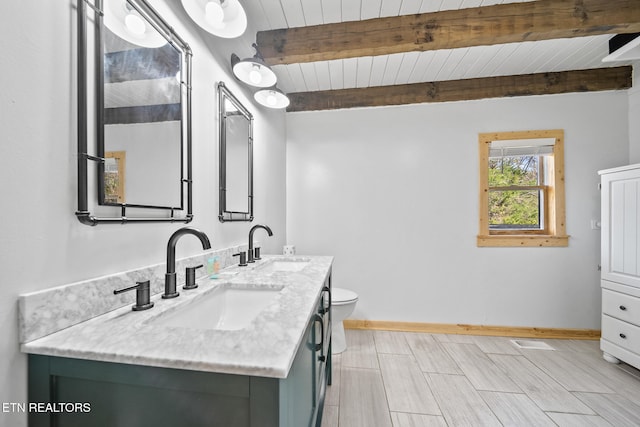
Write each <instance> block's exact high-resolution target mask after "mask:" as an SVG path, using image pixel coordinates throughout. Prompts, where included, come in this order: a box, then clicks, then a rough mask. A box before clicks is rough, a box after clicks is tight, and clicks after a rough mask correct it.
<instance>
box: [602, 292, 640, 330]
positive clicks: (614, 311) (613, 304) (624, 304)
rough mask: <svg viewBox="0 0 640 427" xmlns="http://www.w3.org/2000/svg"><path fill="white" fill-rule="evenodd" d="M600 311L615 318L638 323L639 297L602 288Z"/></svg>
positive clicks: (639, 313)
mask: <svg viewBox="0 0 640 427" xmlns="http://www.w3.org/2000/svg"><path fill="white" fill-rule="evenodd" d="M602 312H603V313H604V314H607V315H609V316H611V317H615V318H616V319H620V320H624V321H625V322H629V323H633V324H634V325H640V298H636V297H633V296H631V295H625V294H621V293H619V292H614V291H610V290H607V289H603V290H602Z"/></svg>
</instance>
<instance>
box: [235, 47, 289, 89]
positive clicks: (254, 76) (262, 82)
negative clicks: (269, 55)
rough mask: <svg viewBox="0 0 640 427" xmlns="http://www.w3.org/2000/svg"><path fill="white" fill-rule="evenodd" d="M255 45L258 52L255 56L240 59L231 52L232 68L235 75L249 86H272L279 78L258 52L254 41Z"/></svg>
mask: <svg viewBox="0 0 640 427" xmlns="http://www.w3.org/2000/svg"><path fill="white" fill-rule="evenodd" d="M253 47H254V48H255V49H256V54H255V55H254V57H253V58H246V59H243V60H240V58H238V55H236V54H235V53H233V54H231V68H232V69H233V75H234V76H236V78H237V79H238V80H240V81H241V82H243V83H246V84H248V85H249V86H254V87H271V86H274V85H275V84H276V82H277V81H278V78H277V77H276V73H274V72H273V70H272V69H271V68H269V66H268V65H267V64H266V63H265V62H264V59H262V56H260V53H259V52H258V49H257V46H256V44H255V43H254V44H253Z"/></svg>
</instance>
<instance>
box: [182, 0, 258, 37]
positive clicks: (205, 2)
mask: <svg viewBox="0 0 640 427" xmlns="http://www.w3.org/2000/svg"><path fill="white" fill-rule="evenodd" d="M182 7H184V10H186V11H187V14H188V15H189V17H190V18H191V19H193V22H195V23H196V24H198V26H200V27H201V28H202V29H203V30H205V31H207V32H209V33H211V34H213V35H214V36H218V37H223V38H225V39H233V38H236V37H240V36H241V35H242V34H243V33H244V31H245V30H246V29H247V14H246V13H245V11H244V9H243V7H242V5H241V4H240V2H239V1H238V0H182Z"/></svg>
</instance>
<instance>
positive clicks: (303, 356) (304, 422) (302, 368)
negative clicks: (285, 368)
mask: <svg viewBox="0 0 640 427" xmlns="http://www.w3.org/2000/svg"><path fill="white" fill-rule="evenodd" d="M313 329H314V321H313V320H311V322H309V324H308V325H307V330H306V332H305V334H304V339H303V341H302V343H301V344H300V348H299V349H298V353H297V354H296V358H295V360H294V361H293V365H292V366H291V370H290V371H289V376H288V377H287V379H286V380H285V381H283V386H282V391H281V396H280V411H281V413H282V414H283V417H284V419H283V421H282V422H281V423H280V425H281V426H287V427H307V426H312V425H314V420H315V418H314V416H315V409H316V404H315V381H314V376H315V359H316V349H315V336H314V335H315V334H314V333H313ZM285 420H286V422H285Z"/></svg>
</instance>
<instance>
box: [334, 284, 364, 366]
mask: <svg viewBox="0 0 640 427" xmlns="http://www.w3.org/2000/svg"><path fill="white" fill-rule="evenodd" d="M357 302H358V294H356V293H355V292H353V291H350V290H348V289H342V288H333V289H332V290H331V323H332V331H331V354H338V353H342V352H343V351H345V350H346V349H347V340H346V338H345V336H344V325H343V323H342V321H343V320H344V319H346V318H347V317H349V316H350V315H351V313H353V310H354V309H355V308H356V303H357Z"/></svg>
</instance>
